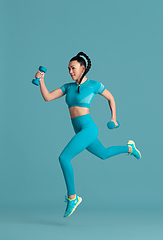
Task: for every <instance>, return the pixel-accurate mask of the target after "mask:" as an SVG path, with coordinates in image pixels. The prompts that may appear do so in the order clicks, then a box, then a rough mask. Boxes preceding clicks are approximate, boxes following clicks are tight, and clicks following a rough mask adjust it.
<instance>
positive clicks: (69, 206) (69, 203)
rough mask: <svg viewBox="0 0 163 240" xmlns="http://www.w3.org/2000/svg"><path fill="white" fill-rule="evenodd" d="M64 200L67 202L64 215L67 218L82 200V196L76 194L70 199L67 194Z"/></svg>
mask: <svg viewBox="0 0 163 240" xmlns="http://www.w3.org/2000/svg"><path fill="white" fill-rule="evenodd" d="M65 202H67V207H66V211H65V214H64V217H65V218H67V217H69V216H70V215H71V214H72V213H73V212H74V211H75V209H76V208H77V206H78V205H79V204H80V203H81V202H82V198H81V197H79V196H77V195H76V196H75V198H74V199H72V200H71V199H69V198H68V197H67V196H65Z"/></svg>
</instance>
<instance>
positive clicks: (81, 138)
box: [61, 127, 98, 160]
mask: <svg viewBox="0 0 163 240" xmlns="http://www.w3.org/2000/svg"><path fill="white" fill-rule="evenodd" d="M97 135H98V130H97V129H95V128H92V127H87V128H83V129H82V130H81V131H80V132H78V133H77V134H76V135H75V136H74V137H73V138H72V139H71V140H70V141H69V143H68V144H67V145H66V147H65V148H64V149H63V151H62V153H61V155H62V157H66V159H68V160H71V159H72V158H73V157H75V156H76V155H78V154H79V153H80V152H82V151H83V150H84V149H86V148H87V147H88V146H89V145H90V144H91V143H92V142H93V141H94V140H95V139H96V137H97Z"/></svg>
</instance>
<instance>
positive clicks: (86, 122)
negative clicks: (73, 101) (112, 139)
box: [59, 114, 129, 196]
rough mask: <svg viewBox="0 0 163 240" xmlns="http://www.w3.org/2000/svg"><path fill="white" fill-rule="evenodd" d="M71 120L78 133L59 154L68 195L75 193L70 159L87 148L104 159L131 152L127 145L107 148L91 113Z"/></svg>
mask: <svg viewBox="0 0 163 240" xmlns="http://www.w3.org/2000/svg"><path fill="white" fill-rule="evenodd" d="M71 121H72V125H73V127H74V131H75V133H76V135H75V136H74V137H73V138H72V139H71V140H70V142H69V143H68V144H67V146H66V147H65V148H64V150H63V151H62V153H61V155H60V156H59V162H60V164H61V168H62V171H63V175H64V178H65V182H66V187H67V194H68V196H69V195H74V194H75V186H74V172H73V168H72V165H71V162H70V161H71V159H72V158H74V157H75V156H76V155H78V154H79V153H81V152H82V151H83V150H84V149H87V150H88V151H89V152H91V153H92V154H94V155H95V156H97V157H99V158H101V159H103V160H105V159H107V158H110V157H112V156H115V155H117V154H120V153H128V152H129V148H128V146H127V145H126V146H114V147H108V148H105V147H104V146H103V145H102V143H101V142H100V141H99V140H98V138H97V136H98V128H97V126H96V125H95V123H94V121H93V120H92V118H91V116H90V114H86V115H82V116H78V117H75V118H72V119H71Z"/></svg>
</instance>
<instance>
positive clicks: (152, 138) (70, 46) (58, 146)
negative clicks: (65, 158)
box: [0, 0, 163, 209]
mask: <svg viewBox="0 0 163 240" xmlns="http://www.w3.org/2000/svg"><path fill="white" fill-rule="evenodd" d="M162 9H163V2H162V1H161V0H160V1H159V0H156V1H147V0H141V1H140V0H138V1H128V0H123V1H120V0H118V1H108V0H106V1H105V0H102V1H93V0H89V1H88V0H83V1H76V0H70V1H66V0H60V1H52V0H47V1H46V2H45V1H42V0H40V1H38V0H33V1H31V0H28V1H20V0H15V1H11V0H10V1H9V0H8V1H4V0H2V1H1V9H0V20H1V22H2V23H3V24H2V26H1V34H2V35H1V45H0V51H1V60H0V61H1V62H0V66H1V87H0V108H1V117H0V136H1V137H0V146H1V147H0V149H1V150H0V156H1V157H0V189H1V197H0V205H1V206H2V207H3V206H28V205H33V206H36V205H37V206H38V205H40V206H41V205H44V206H57V207H62V209H63V208H64V206H65V205H64V202H63V200H64V195H65V194H66V188H65V183H64V179H63V175H62V172H61V168H60V165H59V162H58V156H59V155H60V153H61V151H62V149H63V148H64V147H65V146H66V144H67V143H68V141H69V140H70V139H71V138H72V136H73V135H74V131H73V128H72V126H71V121H70V116H69V112H68V108H67V105H66V103H65V100H64V98H65V97H63V98H60V99H57V100H55V101H51V102H45V101H44V100H43V98H42V96H41V94H40V91H39V87H37V86H35V85H33V84H32V83H31V81H32V79H33V78H34V76H35V73H36V72H37V71H38V67H39V66H40V65H42V66H44V67H46V68H47V72H46V75H45V83H46V86H47V88H48V90H49V91H52V90H54V89H56V88H59V87H60V86H62V85H63V84H64V83H66V82H71V81H72V79H71V77H70V76H69V73H68V62H69V60H70V59H71V58H72V57H73V56H74V55H76V54H77V53H78V52H80V51H83V52H85V53H86V54H87V55H88V56H89V57H90V58H91V60H92V68H91V70H90V72H89V73H88V75H87V77H88V78H89V79H92V80H97V81H100V82H102V83H103V84H104V85H105V87H106V88H107V89H108V90H109V91H110V92H111V93H112V94H113V96H114V98H115V101H116V105H117V119H118V121H119V122H120V127H119V128H118V129H116V130H109V129H108V128H107V122H108V121H109V120H110V118H111V113H110V109H109V105H108V102H107V100H106V99H104V98H103V97H101V96H99V95H98V96H96V97H95V99H94V100H93V102H92V105H91V108H90V113H91V116H92V118H93V120H94V121H95V123H96V124H97V126H98V129H99V139H100V141H101V142H102V143H103V144H104V146H105V147H108V146H114V145H126V144H127V141H128V140H129V139H132V140H134V141H135V142H136V145H137V147H138V149H140V151H141V153H142V159H141V160H136V159H135V158H134V157H131V156H128V155H127V154H123V155H118V156H116V157H113V158H110V159H108V160H105V161H102V160H100V159H98V158H97V157H95V156H93V155H91V154H90V153H89V152H87V151H84V152H82V153H81V154H79V155H78V156H77V157H75V158H74V159H73V160H72V164H73V167H74V172H75V183H76V191H77V193H78V194H79V195H81V196H82V198H83V207H84V208H85V209H86V208H89V209H91V208H92V209H93V208H96V209H97V208H103V207H104V208H105V209H107V208H111V207H118V206H124V207H130V206H142V207H143V208H144V207H148V206H149V207H150V206H156V207H162V203H163V192H162V182H163V175H162V168H163V161H162V152H161V149H162V130H163V128H162V120H163V113H162V104H163V100H162V89H163V88H162V87H163V83H162V79H163V73H162V57H163V44H162V43H163V32H162V31H161V29H162V21H163V15H162ZM79 144H80V143H79ZM92 195H94V196H96V201H95V202H93V203H92V200H91V198H90V196H92ZM102 196H103V197H102ZM84 199H87V200H86V201H84ZM99 200H100V201H101V203H102V204H100V205H97V202H98V201H99Z"/></svg>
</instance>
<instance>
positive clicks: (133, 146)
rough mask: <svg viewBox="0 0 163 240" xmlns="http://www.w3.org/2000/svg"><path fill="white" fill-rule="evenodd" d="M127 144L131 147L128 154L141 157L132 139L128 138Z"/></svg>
mask: <svg viewBox="0 0 163 240" xmlns="http://www.w3.org/2000/svg"><path fill="white" fill-rule="evenodd" d="M127 145H128V146H130V147H132V152H131V153H129V154H130V155H133V156H134V157H136V158H137V159H140V158H141V153H140V151H139V150H138V149H137V148H136V146H135V143H134V141H132V140H129V141H128V143H127Z"/></svg>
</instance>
